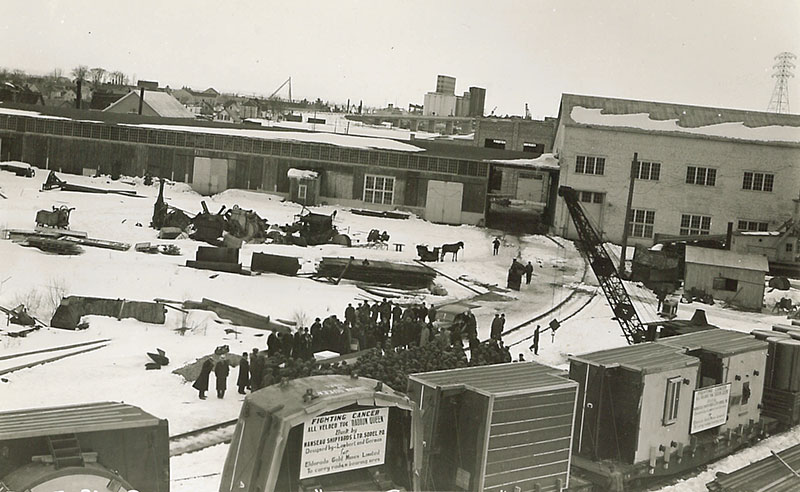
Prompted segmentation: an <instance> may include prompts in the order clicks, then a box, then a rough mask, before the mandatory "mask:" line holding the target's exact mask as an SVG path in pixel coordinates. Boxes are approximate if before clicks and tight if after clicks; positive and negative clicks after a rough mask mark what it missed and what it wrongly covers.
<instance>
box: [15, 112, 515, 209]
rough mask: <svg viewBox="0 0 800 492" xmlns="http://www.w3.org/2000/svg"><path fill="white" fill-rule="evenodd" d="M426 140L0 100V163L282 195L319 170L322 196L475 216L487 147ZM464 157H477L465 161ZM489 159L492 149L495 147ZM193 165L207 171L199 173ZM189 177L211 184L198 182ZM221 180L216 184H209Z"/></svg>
mask: <svg viewBox="0 0 800 492" xmlns="http://www.w3.org/2000/svg"><path fill="white" fill-rule="evenodd" d="M20 108H24V107H22V106H20ZM36 109H37V110H38V109H40V108H36ZM425 145H426V144H424V143H422V142H420V146H417V145H415V144H414V143H413V142H412V143H411V144H408V143H404V142H399V141H394V140H388V139H374V138H367V137H353V136H347V135H335V134H313V133H302V132H281V131H277V130H258V129H246V128H243V127H235V126H232V125H214V124H207V123H204V124H202V126H201V125H197V124H195V122H189V123H187V122H186V120H176V121H171V120H170V119H164V118H161V119H158V118H146V117H142V116H138V115H127V114H124V115H123V114H117V115H109V114H107V113H94V112H92V113H86V112H76V111H75V110H59V111H55V112H51V114H47V115H45V114H41V113H39V112H37V111H28V110H25V109H13V108H11V107H8V106H3V107H0V159H2V160H20V161H25V162H28V163H30V164H32V165H34V166H37V167H40V168H47V169H54V170H57V171H62V172H67V173H74V174H83V173H84V172H92V171H98V172H101V173H104V174H113V173H115V172H116V173H120V174H126V175H140V176H141V175H143V174H144V172H145V170H148V171H149V172H150V173H151V174H152V175H154V176H166V177H168V178H170V179H173V180H175V181H185V182H188V183H191V184H192V186H193V187H194V188H195V189H197V190H198V191H200V192H201V193H203V192H211V193H214V192H217V191H221V189H226V188H240V189H250V190H262V191H268V192H273V193H279V194H284V195H285V194H288V192H289V186H290V183H289V178H288V176H287V173H288V170H289V169H291V168H299V169H308V170H313V171H317V172H318V173H319V174H320V196H321V198H322V201H324V202H327V203H331V204H337V205H342V206H356V207H365V208H372V209H378V210H391V209H403V210H408V211H411V212H414V213H417V214H419V215H420V216H422V217H425V218H426V219H428V220H431V221H436V222H444V223H459V224H460V223H464V224H479V223H482V222H483V220H484V215H485V210H486V206H487V205H486V204H487V187H488V176H489V166H490V164H489V163H487V162H484V161H482V160H477V159H478V158H481V157H485V158H488V157H489V156H488V155H487V156H483V154H484V153H485V152H480V151H486V150H488V149H470V148H467V147H459V148H456V149H454V150H452V151H443V150H441V149H440V148H439V147H440V146H436V145H428V147H431V148H430V149H426V148H425V147H424V146H425ZM467 150H470V152H466V151H467ZM476 151H478V152H476ZM465 154H466V155H467V156H470V157H472V156H480V157H472V158H465ZM520 154H521V153H506V154H505V156H506V157H515V156H517V157H518V156H519V155H520ZM452 155H457V157H456V158H453V157H452ZM492 157H497V155H496V154H495V153H492ZM198 162H200V163H202V164H201V165H200V166H199V168H202V170H203V172H204V173H205V174H203V173H201V174H202V175H198V169H199V168H198V169H196V168H195V166H196V163H198ZM96 167H99V169H96ZM209 167H211V168H212V171H211V172H210V174H209V173H208V172H207V171H209V169H208V168H209ZM195 178H201V179H205V180H209V181H208V182H207V183H197V182H195ZM211 181H214V183H211ZM221 182H222V185H223V186H222V187H221V188H219V189H217V188H215V186H216V187H219V186H220V184H221ZM204 188H205V189H204Z"/></svg>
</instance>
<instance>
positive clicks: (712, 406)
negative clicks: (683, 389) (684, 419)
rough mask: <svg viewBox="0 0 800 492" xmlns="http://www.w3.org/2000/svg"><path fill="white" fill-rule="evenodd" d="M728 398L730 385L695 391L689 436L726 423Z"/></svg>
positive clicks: (719, 385)
mask: <svg viewBox="0 0 800 492" xmlns="http://www.w3.org/2000/svg"><path fill="white" fill-rule="evenodd" d="M730 396H731V384H730V383H728V384H718V385H716V386H708V387H706V388H701V389H699V390H695V392H694V402H693V403H692V429H691V431H689V432H690V434H694V433H696V432H700V431H704V430H706V429H711V428H712V427H717V426H718V425H722V424H724V423H725V422H727V420H728V400H729V399H730Z"/></svg>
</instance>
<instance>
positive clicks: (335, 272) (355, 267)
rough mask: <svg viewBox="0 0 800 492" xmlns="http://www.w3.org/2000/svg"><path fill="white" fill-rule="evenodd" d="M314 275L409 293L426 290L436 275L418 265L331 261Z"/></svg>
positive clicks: (326, 260) (346, 259) (324, 263)
mask: <svg viewBox="0 0 800 492" xmlns="http://www.w3.org/2000/svg"><path fill="white" fill-rule="evenodd" d="M317 274H318V275H319V276H321V277H327V278H331V279H340V278H345V279H348V280H355V281H358V282H369V283H375V284H381V285H391V286H395V287H402V288H411V289H422V288H427V287H428V286H429V285H430V284H431V282H433V279H434V278H436V272H434V271H433V270H431V269H429V268H425V267H422V266H418V265H408V264H405V263H395V262H391V261H376V260H366V259H364V260H361V259H356V258H332V257H325V258H323V259H322V261H320V263H319V267H318V268H317Z"/></svg>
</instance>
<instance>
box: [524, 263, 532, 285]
mask: <svg viewBox="0 0 800 492" xmlns="http://www.w3.org/2000/svg"><path fill="white" fill-rule="evenodd" d="M531 275H533V265H531V262H530V261H529V262H528V264H527V265H525V285H530V284H531Z"/></svg>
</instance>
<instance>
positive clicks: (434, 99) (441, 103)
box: [422, 92, 456, 116]
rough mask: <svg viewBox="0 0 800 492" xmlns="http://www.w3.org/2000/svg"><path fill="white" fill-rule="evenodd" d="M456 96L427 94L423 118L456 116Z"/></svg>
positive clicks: (435, 93)
mask: <svg viewBox="0 0 800 492" xmlns="http://www.w3.org/2000/svg"><path fill="white" fill-rule="evenodd" d="M455 114H456V96H455V95H454V94H439V93H437V92H429V93H427V94H425V101H424V103H423V107H422V115H423V116H455Z"/></svg>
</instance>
